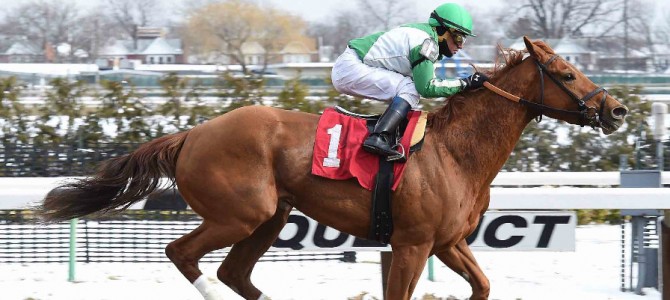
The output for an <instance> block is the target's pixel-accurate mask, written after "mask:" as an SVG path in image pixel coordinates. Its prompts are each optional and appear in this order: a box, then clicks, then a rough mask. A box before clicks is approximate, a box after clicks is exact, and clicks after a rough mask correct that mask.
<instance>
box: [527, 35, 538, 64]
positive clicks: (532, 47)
mask: <svg viewBox="0 0 670 300" xmlns="http://www.w3.org/2000/svg"><path fill="white" fill-rule="evenodd" d="M523 42H524V43H525V44H526V49H528V53H529V54H530V56H532V57H535V58H540V53H542V52H541V51H542V50H540V48H539V47H538V46H536V45H535V44H533V42H532V41H531V40H530V39H529V38H528V36H525V35H524V36H523Z"/></svg>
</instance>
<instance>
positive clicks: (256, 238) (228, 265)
mask: <svg viewBox="0 0 670 300" xmlns="http://www.w3.org/2000/svg"><path fill="white" fill-rule="evenodd" d="M291 209H292V207H291V206H290V205H289V204H288V203H286V202H284V201H279V204H278V207H277V212H276V213H275V215H274V216H273V217H272V218H271V219H270V220H268V221H267V222H265V223H263V224H262V225H261V226H260V227H258V229H256V231H254V233H253V234H251V236H250V237H248V238H246V239H244V240H241V241H239V242H237V243H235V245H233V247H232V248H231V249H230V252H229V253H228V255H226V259H225V260H224V261H223V263H222V264H221V267H219V270H218V272H217V276H218V277H219V280H221V281H222V282H223V283H225V284H226V285H227V286H229V287H230V288H231V289H232V290H233V291H235V292H236V293H238V294H239V295H240V296H242V297H243V298H244V299H253V300H256V299H269V298H263V293H262V292H261V291H260V290H258V289H257V288H256V287H255V286H254V285H253V283H251V272H252V271H253V268H254V265H255V264H256V262H258V260H259V259H260V258H261V256H263V253H265V252H266V251H267V250H268V248H270V246H272V243H273V242H274V241H275V240H276V239H277V236H278V235H279V233H280V232H281V230H282V228H284V225H286V221H287V220H288V216H289V214H290V213H291Z"/></svg>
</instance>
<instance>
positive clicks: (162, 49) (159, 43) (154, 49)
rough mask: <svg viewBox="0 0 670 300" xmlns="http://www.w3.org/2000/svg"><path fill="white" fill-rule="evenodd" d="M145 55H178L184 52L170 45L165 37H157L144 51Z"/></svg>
mask: <svg viewBox="0 0 670 300" xmlns="http://www.w3.org/2000/svg"><path fill="white" fill-rule="evenodd" d="M142 54H144V55H161V54H163V55H167V54H170V55H177V54H182V51H181V49H176V48H174V47H173V46H172V45H170V44H169V43H168V42H167V40H166V39H164V38H156V39H154V40H153V42H152V43H151V44H150V45H149V46H148V47H147V48H146V49H144V51H142Z"/></svg>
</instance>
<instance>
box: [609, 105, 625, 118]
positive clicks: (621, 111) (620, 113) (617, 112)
mask: <svg viewBox="0 0 670 300" xmlns="http://www.w3.org/2000/svg"><path fill="white" fill-rule="evenodd" d="M627 114H628V108H627V107H625V106H619V107H615V108H614V109H613V110H612V116H614V117H616V118H623V117H625V116H626V115H627Z"/></svg>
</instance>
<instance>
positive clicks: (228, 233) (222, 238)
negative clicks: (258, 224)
mask: <svg viewBox="0 0 670 300" xmlns="http://www.w3.org/2000/svg"><path fill="white" fill-rule="evenodd" d="M250 234H251V232H250V231H248V230H244V226H231V224H219V223H215V222H211V221H206V220H205V221H203V222H202V224H200V226H198V228H196V229H195V230H193V231H192V232H190V233H188V234H186V235H184V236H182V237H180V238H179V239H177V240H175V241H173V242H171V243H170V244H168V246H167V247H166V248H165V254H166V255H167V257H168V258H169V259H170V260H171V261H172V263H174V265H175V266H176V267H177V269H179V271H180V272H181V273H182V274H183V275H184V276H185V277H186V279H188V280H189V281H190V282H191V283H193V284H194V285H195V287H196V288H197V289H198V291H200V293H201V294H202V295H203V297H204V298H205V299H206V300H210V299H211V300H214V299H220V298H219V297H220V295H217V294H216V293H217V292H216V291H215V290H214V289H213V287H212V286H211V285H210V284H209V283H208V282H207V280H206V279H205V277H202V272H201V271H200V269H199V268H198V261H199V260H200V258H202V257H203V256H205V254H207V253H209V252H212V251H214V250H218V249H222V248H225V247H228V246H230V245H232V244H233V243H235V242H237V241H239V240H241V239H244V238H246V237H248V236H249V235H250Z"/></svg>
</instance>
